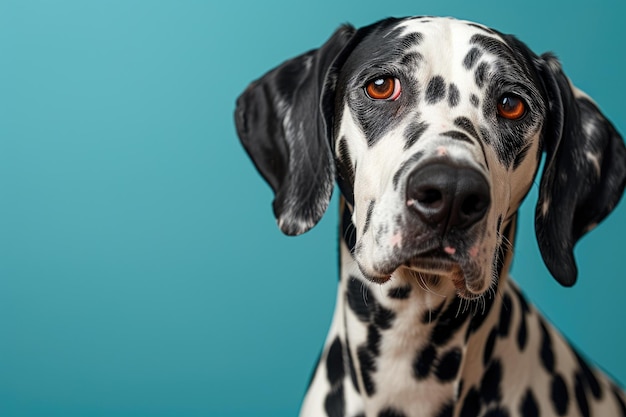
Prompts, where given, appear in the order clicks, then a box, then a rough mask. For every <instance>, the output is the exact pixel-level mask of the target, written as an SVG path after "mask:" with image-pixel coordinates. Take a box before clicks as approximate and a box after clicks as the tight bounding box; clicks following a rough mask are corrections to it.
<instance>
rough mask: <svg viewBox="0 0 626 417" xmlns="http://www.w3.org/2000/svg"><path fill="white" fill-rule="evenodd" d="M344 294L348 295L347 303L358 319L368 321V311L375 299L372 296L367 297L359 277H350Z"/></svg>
mask: <svg viewBox="0 0 626 417" xmlns="http://www.w3.org/2000/svg"><path fill="white" fill-rule="evenodd" d="M346 295H347V297H348V305H349V306H350V309H351V310H352V311H353V312H354V314H356V316H357V317H358V319H359V320H361V321H363V322H369V321H370V311H371V309H372V308H373V307H374V303H376V301H375V300H374V297H371V298H370V297H368V293H367V287H365V286H364V285H363V283H362V282H361V281H360V280H359V279H357V278H354V277H350V278H349V281H348V290H347V291H346ZM366 298H369V299H368V300H367V302H366V301H365V299H366Z"/></svg>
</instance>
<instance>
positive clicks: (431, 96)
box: [426, 75, 446, 104]
mask: <svg viewBox="0 0 626 417" xmlns="http://www.w3.org/2000/svg"><path fill="white" fill-rule="evenodd" d="M445 95H446V83H445V82H444V80H443V77H442V76H440V75H437V76H434V77H433V78H431V79H430V81H429V82H428V86H427V87H426V102H427V103H428V104H435V103H437V102H438V101H440V100H442V99H443V98H444V97H445Z"/></svg>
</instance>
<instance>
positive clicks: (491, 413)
mask: <svg viewBox="0 0 626 417" xmlns="http://www.w3.org/2000/svg"><path fill="white" fill-rule="evenodd" d="M483 417H509V412H508V410H507V409H506V408H504V407H502V406H498V407H496V408H492V409H491V410H487V412H486V413H485V414H484V415H483Z"/></svg>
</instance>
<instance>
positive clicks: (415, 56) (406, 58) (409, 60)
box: [400, 52, 424, 68]
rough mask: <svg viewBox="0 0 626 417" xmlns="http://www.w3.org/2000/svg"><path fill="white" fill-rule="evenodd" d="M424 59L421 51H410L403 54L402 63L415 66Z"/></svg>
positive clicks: (410, 66)
mask: <svg viewBox="0 0 626 417" xmlns="http://www.w3.org/2000/svg"><path fill="white" fill-rule="evenodd" d="M423 59H424V57H423V56H422V54H420V53H419V52H409V53H406V54H404V55H403V56H402V59H401V60H400V64H401V65H403V66H405V67H409V68H414V67H417V66H418V65H419V64H420V62H421V61H422V60H423Z"/></svg>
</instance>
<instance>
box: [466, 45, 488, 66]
mask: <svg viewBox="0 0 626 417" xmlns="http://www.w3.org/2000/svg"><path fill="white" fill-rule="evenodd" d="M482 54H483V53H482V52H481V51H480V49H478V48H476V47H472V49H470V50H469V52H468V53H467V55H465V58H463V66H464V67H465V69H468V70H469V69H472V67H473V66H474V64H476V61H477V60H478V58H480V56H481V55H482Z"/></svg>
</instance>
